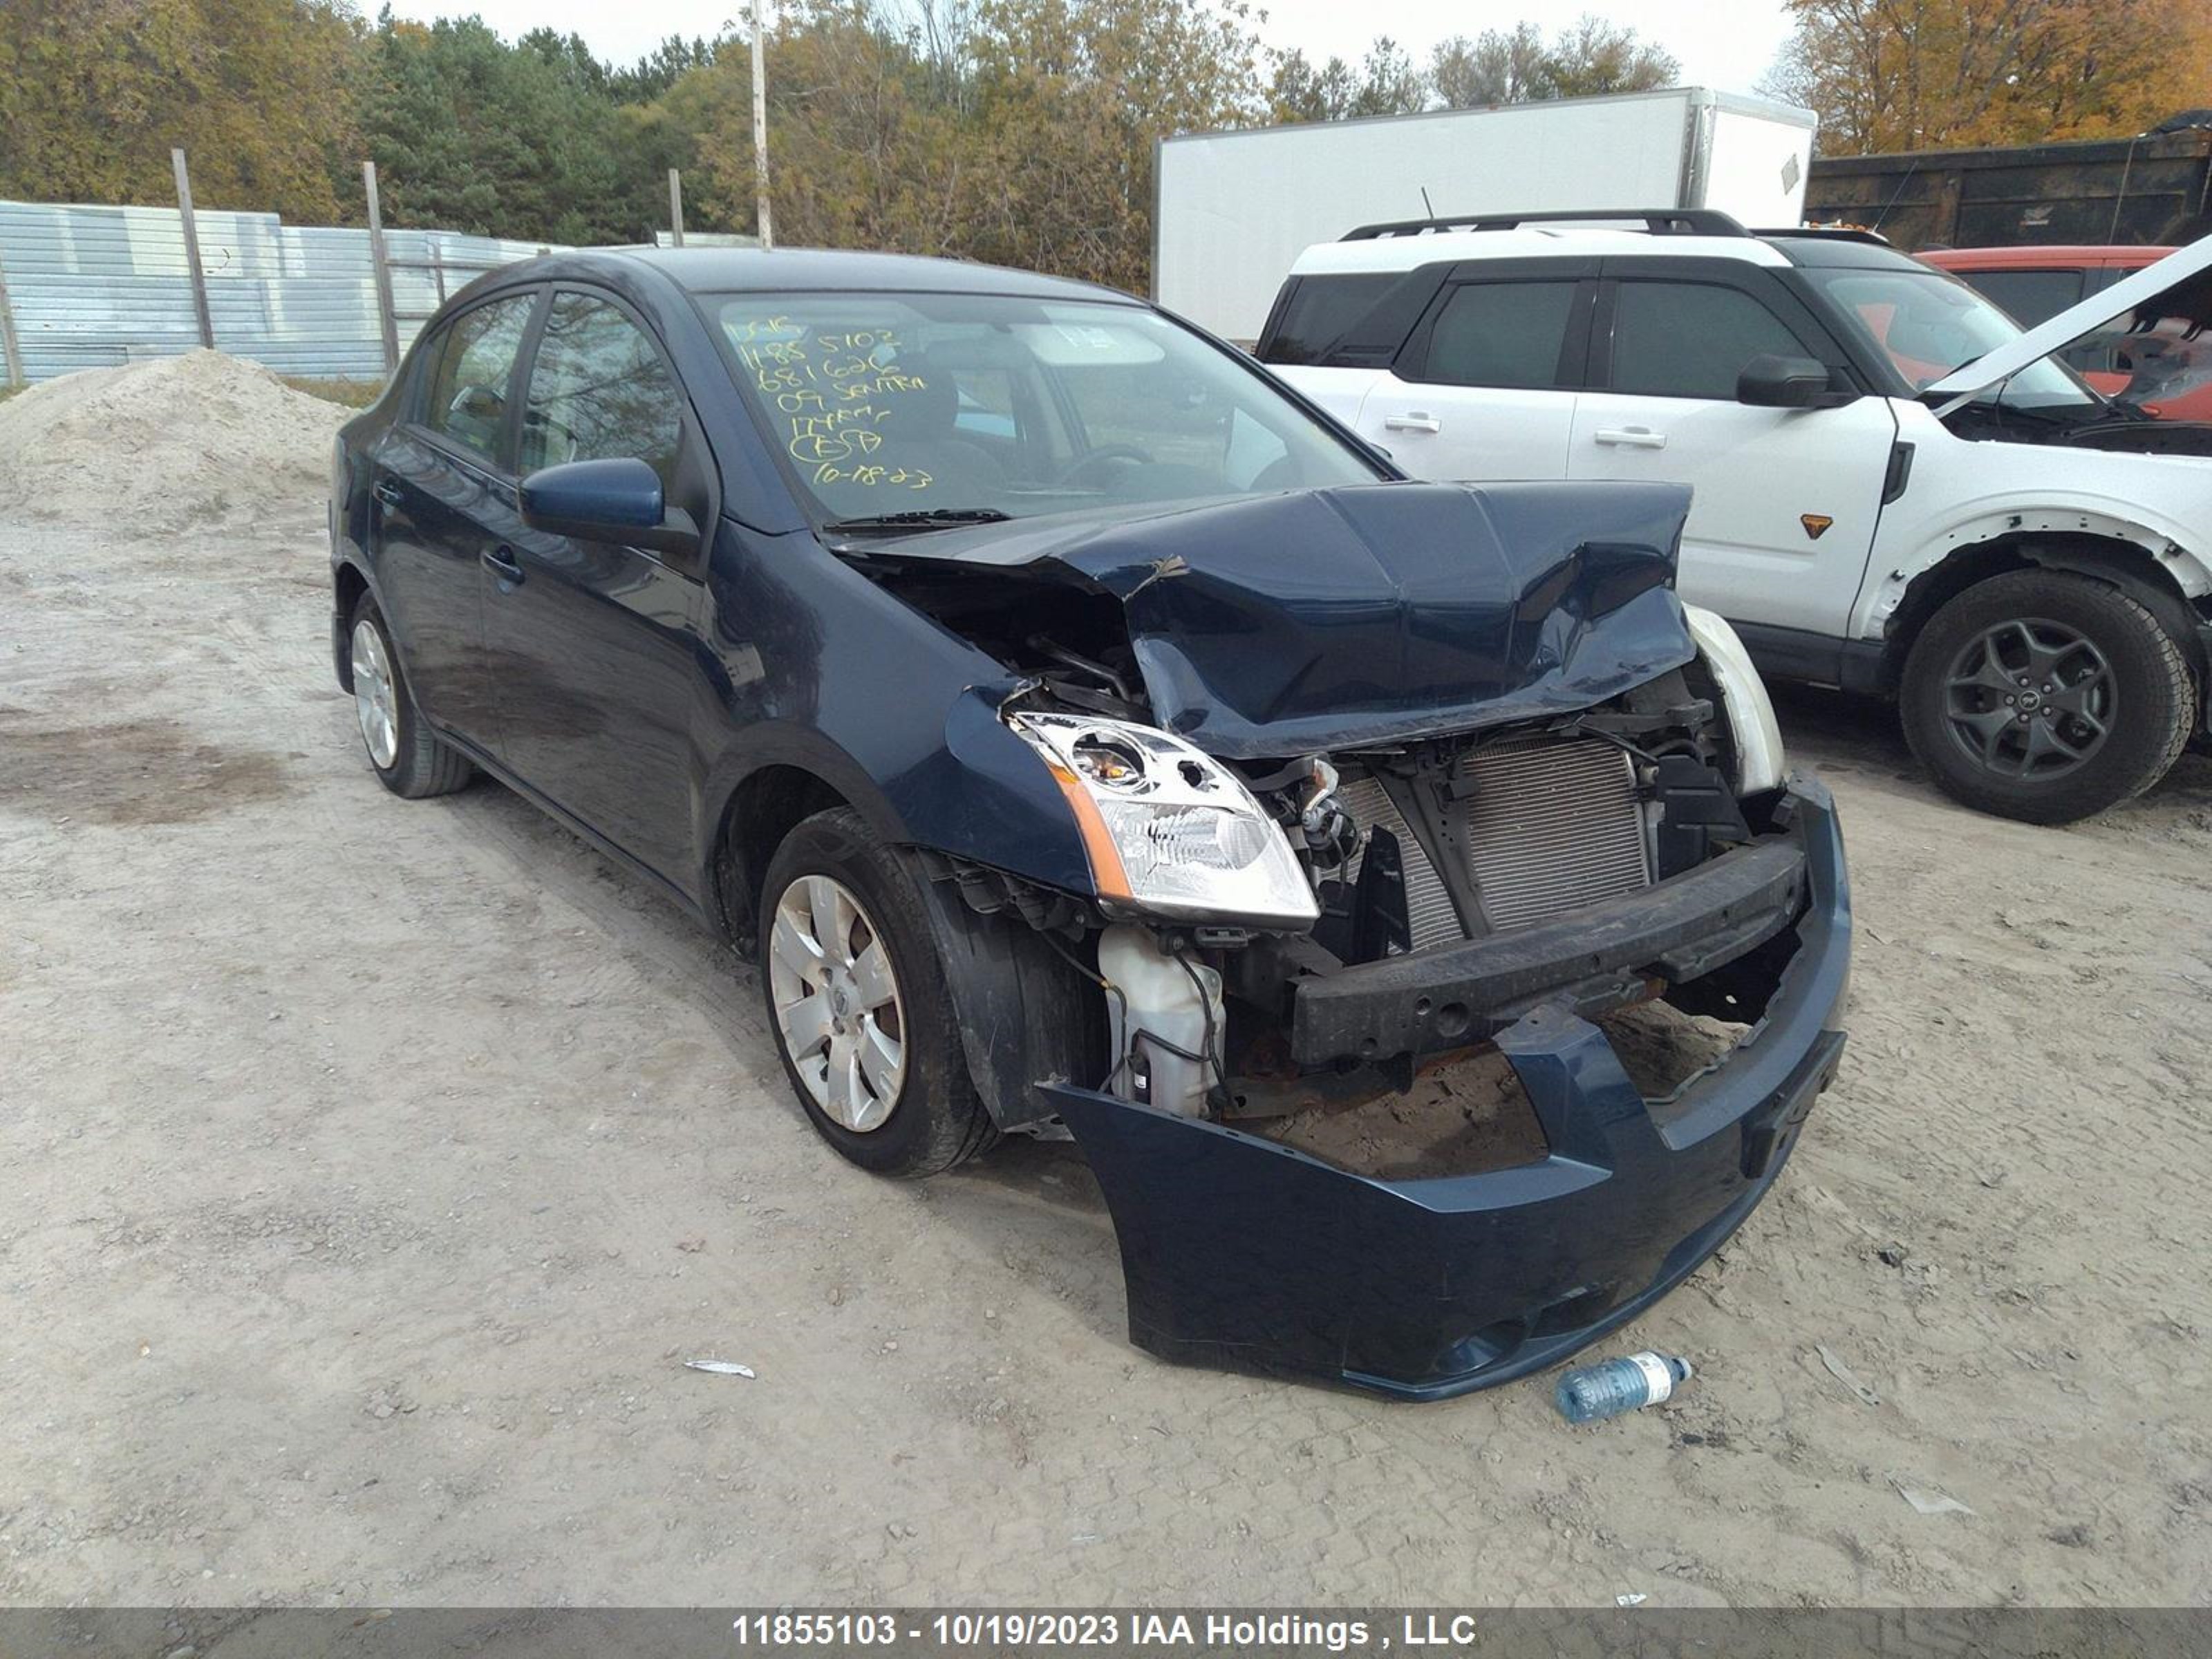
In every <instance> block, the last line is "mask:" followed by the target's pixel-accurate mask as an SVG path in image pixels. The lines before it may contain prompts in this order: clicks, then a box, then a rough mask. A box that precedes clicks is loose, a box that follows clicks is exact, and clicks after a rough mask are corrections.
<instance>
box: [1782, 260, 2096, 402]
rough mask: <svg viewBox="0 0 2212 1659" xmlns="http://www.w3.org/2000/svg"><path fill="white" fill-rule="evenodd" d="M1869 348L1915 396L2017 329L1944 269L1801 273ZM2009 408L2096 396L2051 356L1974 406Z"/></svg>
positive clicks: (1822, 269)
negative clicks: (1890, 364)
mask: <svg viewBox="0 0 2212 1659" xmlns="http://www.w3.org/2000/svg"><path fill="white" fill-rule="evenodd" d="M1804 274H1805V275H1806V276H1808V277H1809V278H1810V279H1811V280H1812V281H1813V282H1814V283H1817V284H1818V285H1819V286H1820V288H1821V289H1825V290H1826V293H1827V295H1828V297H1829V298H1830V299H1831V300H1832V301H1835V306H1836V309H1837V310H1838V311H1839V312H1841V313H1843V315H1844V317H1845V318H1846V319H1849V320H1850V322H1851V323H1852V325H1855V326H1856V327H1857V329H1858V331H1859V332H1860V333H1861V335H1862V336H1863V337H1864V338H1865V339H1866V341H1867V342H1868V343H1869V344H1871V345H1872V346H1874V347H1875V349H1877V350H1879V351H1881V353H1882V354H1883V355H1884V356H1887V358H1888V359H1889V361H1890V362H1893V363H1894V364H1895V365H1896V366H1897V372H1898V373H1899V374H1902V375H1903V376H1904V377H1905V380H1907V381H1908V382H1910V383H1911V386H1912V389H1913V390H1914V391H1915V392H1917V391H1919V390H1921V389H1922V388H1923V387H1924V386H1932V385H1934V384H1935V383H1936V381H1938V380H1942V378H1943V377H1944V376H1945V375H1946V374H1949V373H1950V372H1951V371H1952V370H1953V369H1954V368H1963V367H1964V366H1965V365H1966V364H1968V363H1970V362H1973V361H1974V359H1975V358H1977V357H1980V356H1985V355H1986V354H1987V353H1989V352H1990V351H1992V350H1994V349H1996V348H1997V347H1998V346H2000V345H2002V344H2003V343H2005V342H2006V341H2007V340H2009V339H2012V338H2014V337H2015V336H2017V335H2018V334H2019V333H2020V331H2021V328H2020V325H2019V324H2017V323H2015V322H2014V321H2013V319H2011V318H2009V317H2008V316H2006V315H2005V313H2003V312H2002V311H2000V310H1998V309H1997V308H1996V307H1995V306H1994V305H1991V304H1990V302H1989V301H1987V300H1986V299H1984V298H1983V297H1982V295H1979V294H1977V293H1976V292H1975V291H1974V290H1973V289H1971V288H1968V287H1967V286H1966V284H1965V283H1961V282H1960V281H1958V280H1957V279H1956V278H1954V277H1951V276H1945V275H1944V274H1943V273H1942V271H1939V270H1907V269H1903V268H1894V269H1884V270H1865V269H1862V268H1855V267H1850V266H1829V267H1820V266H1812V267H1808V268H1807V269H1806V270H1805V273H1804ZM1999 400H2002V403H2003V404H2004V406H2005V407H2006V408H2007V409H2015V410H2038V409H2042V410H2052V411H2061V410H2084V409H2093V408H2095V407H2097V406H2098V405H2099V403H2100V400H2099V398H2098V397H2097V395H2096V393H2094V392H2091V391H2090V390H2089V388H2088V387H2087V386H2084V385H2082V384H2081V381H2080V380H2076V379H2075V377H2074V375H2073V374H2071V373H2069V371H2068V370H2067V369H2065V368H2063V367H2061V366H2060V365H2059V364H2057V363H2056V362H2052V361H2051V359H2049V358H2047V357H2046V358H2045V359H2044V360H2043V361H2041V362H2036V363H2031V364H2030V365H2028V367H2027V368H2024V369H2022V370H2021V372H2020V373H2019V374H2015V375H2014V376H2013V377H2012V379H2011V380H2008V381H2007V382H2006V383H2005V384H2004V385H2003V386H1999V387H1993V388H1992V389H1991V390H1990V391H1989V392H1985V393H1984V394H1983V397H1982V398H1980V399H1978V400H1977V401H1982V402H1995V401H1999Z"/></svg>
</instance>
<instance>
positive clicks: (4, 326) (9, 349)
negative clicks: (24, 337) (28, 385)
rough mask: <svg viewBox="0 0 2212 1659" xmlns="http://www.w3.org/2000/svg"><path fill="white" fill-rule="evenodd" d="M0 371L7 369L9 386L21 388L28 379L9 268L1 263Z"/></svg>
mask: <svg viewBox="0 0 2212 1659" xmlns="http://www.w3.org/2000/svg"><path fill="white" fill-rule="evenodd" d="M0 369H5V371H6V372H7V375H8V380H7V384H8V385H9V386H21V385H22V384H23V383H24V381H25V380H26V379H27V376H26V375H25V374H24V373H23V348H22V344H21V342H20V341H18V340H17V339H16V338H15V311H14V309H13V308H12V307H10V306H9V302H8V268H7V266H6V264H4V263H0Z"/></svg>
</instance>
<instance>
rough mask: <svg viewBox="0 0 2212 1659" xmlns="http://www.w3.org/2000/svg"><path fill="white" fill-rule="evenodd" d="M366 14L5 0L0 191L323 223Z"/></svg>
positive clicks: (115, 0)
mask: <svg viewBox="0 0 2212 1659" xmlns="http://www.w3.org/2000/svg"><path fill="white" fill-rule="evenodd" d="M361 35H362V30H361V24H360V20H359V19H358V17H357V16H356V15H355V13H354V12H353V10H352V9H351V7H350V6H349V5H346V4H343V3H340V0H0V196H16V197H33V198H34V199H38V200H43V201H65V202H67V201H75V202H162V201H168V202H173V201H174V200H175V199H176V196H175V190H174V186H173V183H172V180H171V174H170V167H169V150H170V148H171V147H172V146H173V145H181V146H182V147H183V148H184V149H185V150H187V151H188V152H189V153H190V155H191V162H192V184H193V188H194V191H196V193H197V197H198V199H199V200H200V202H201V203H202V204H205V205H210V206H216V207H240V208H260V209H273V210H276V211H277V212H280V213H283V214H285V215H287V216H290V217H294V218H298V219H303V220H307V221H310V222H314V221H322V222H328V221H329V220H331V218H333V217H335V216H337V211H338V204H339V200H340V192H339V189H338V179H340V177H341V176H342V175H343V172H344V170H345V169H346V168H347V167H349V166H357V165H358V160H357V157H358V148H357V145H358V137H359V130H358V124H357V120H356V100H355V97H354V95H353V84H352V78H351V77H352V74H353V70H354V68H355V66H356V63H357V61H358V52H359V49H360V43H361Z"/></svg>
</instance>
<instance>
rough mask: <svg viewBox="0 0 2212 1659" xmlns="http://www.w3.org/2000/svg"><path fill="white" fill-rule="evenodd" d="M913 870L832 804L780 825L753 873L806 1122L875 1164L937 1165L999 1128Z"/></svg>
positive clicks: (764, 968) (774, 1017) (956, 1160)
mask: <svg viewBox="0 0 2212 1659" xmlns="http://www.w3.org/2000/svg"><path fill="white" fill-rule="evenodd" d="M916 881H917V877H916V875H915V871H914V868H913V862H912V860H911V858H910V857H909V856H908V855H907V854H902V853H900V852H897V851H896V850H895V849H893V848H888V847H885V846H884V844H883V843H882V842H880V841H878V839H877V838H876V836H875V835H874V834H873V832H872V831H871V830H870V829H869V828H868V826H867V823H866V821H865V820H864V819H863V818H862V817H860V814H859V813H857V812H854V811H851V810H850V809H849V808H846V807H839V808H837V809H836V810H834V811H827V812H817V813H816V814H815V815H814V816H813V817H810V818H807V819H805V820H804V821H802V822H801V823H799V826H798V827H797V828H796V829H793V831H792V832H791V833H790V834H789V835H788V836H786V837H784V842H783V845H782V846H781V847H780V848H777V849H776V854H775V858H773V859H772V860H769V867H768V878H767V880H766V881H764V882H763V884H762V885H761V908H760V917H761V987H762V993H763V996H764V997H765V998H766V1000H767V1003H768V1020H769V1030H771V1031H773V1032H774V1033H775V1043H776V1052H777V1053H778V1054H781V1056H782V1058H783V1069H784V1073H785V1075H786V1076H787V1077H788V1078H789V1079H791V1086H792V1091H793V1093H795V1094H796V1095H798V1097H799V1104H800V1105H802V1106H804V1107H805V1109H806V1115H807V1118H808V1120H809V1121H811V1122H812V1124H813V1125H814V1127H815V1130H816V1132H817V1133H819V1134H820V1135H821V1137H822V1138H823V1139H824V1140H826V1141H828V1142H829V1144H830V1145H831V1146H834V1147H836V1149H837V1151H838V1152H840V1153H841V1154H842V1155H843V1156H844V1157H845V1158H848V1159H849V1160H851V1161H852V1162H853V1163H854V1164H859V1165H860V1167H861V1168H862V1169H864V1170H870V1171H872V1172H873V1173H874V1174H877V1175H884V1176H927V1175H936V1174H938V1173H939V1172H940V1171H942V1170H950V1169H951V1168H952V1167H953V1166H954V1165H956V1164H964V1163H965V1162H967V1160H968V1159H969V1158H973V1157H975V1155H976V1154H977V1153H978V1152H982V1151H984V1150H985V1149H986V1148H987V1147H989V1146H992V1145H993V1144H994V1143H995V1142H996V1141H997V1139H999V1132H998V1129H997V1127H996V1126H995V1125H994V1124H993V1122H992V1121H991V1117H990V1114H989V1113H988V1112H987V1111H986V1110H985V1109H984V1106H983V1103H982V1101H981V1099H980V1098H979V1097H977V1095H976V1092H975V1084H974V1083H973V1081H971V1079H969V1073H968V1057H967V1053H966V1051H965V1049H964V1048H963V1047H962V1044H961V1036H960V1023H959V1020H958V1018H957V1015H956V1014H955V1012H954V1010H953V1006H952V994H951V987H949V986H948V985H947V984H946V982H945V964H944V962H943V961H942V960H941V959H940V957H939V954H938V950H937V945H936V942H935V939H934V936H933V934H932V933H931V931H930V927H929V921H928V917H927V914H926V913H925V911H924V910H923V908H922V903H923V901H922V897H921V892H920V890H918V888H917V886H916Z"/></svg>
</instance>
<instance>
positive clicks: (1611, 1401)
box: [1553, 1353, 1694, 1423]
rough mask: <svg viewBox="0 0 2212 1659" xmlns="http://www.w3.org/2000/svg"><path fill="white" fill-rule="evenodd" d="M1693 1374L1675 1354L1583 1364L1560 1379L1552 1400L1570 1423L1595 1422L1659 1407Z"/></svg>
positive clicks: (1655, 1354) (1643, 1354)
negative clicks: (1642, 1409)
mask: <svg viewBox="0 0 2212 1659" xmlns="http://www.w3.org/2000/svg"><path fill="white" fill-rule="evenodd" d="M1692 1375H1694V1373H1693V1372H1692V1370H1690V1362H1689V1361H1688V1360H1686V1359H1677V1358H1674V1355H1672V1354H1664V1353H1632V1354H1631V1355H1629V1356H1628V1358H1626V1359H1608V1360H1607V1361H1606V1362H1605V1363H1604V1364H1600V1365H1582V1366H1578V1367H1577V1368H1576V1369H1575V1370H1571V1371H1569V1372H1568V1373H1567V1374H1566V1375H1565V1376H1562V1377H1561V1378H1560V1379H1559V1389H1558V1390H1557V1391H1556V1392H1555V1393H1554V1395H1553V1398H1554V1399H1555V1400H1557V1401H1559V1415H1560V1416H1562V1417H1564V1418H1565V1419H1567V1421H1568V1422H1570V1423H1596V1422H1601V1421H1602V1420H1603V1419H1606V1418H1608V1417H1618V1416H1620V1414H1621V1413H1623V1412H1632V1411H1634V1410H1636V1409H1637V1408H1638V1407H1641V1406H1656V1405H1657V1404H1658V1403H1659V1402H1660V1401H1662V1400H1664V1399H1665V1398H1667V1396H1668V1395H1670V1394H1672V1393H1674V1385H1675V1384H1676V1383H1686V1382H1688V1381H1689V1379H1690V1378H1691V1376H1692Z"/></svg>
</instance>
